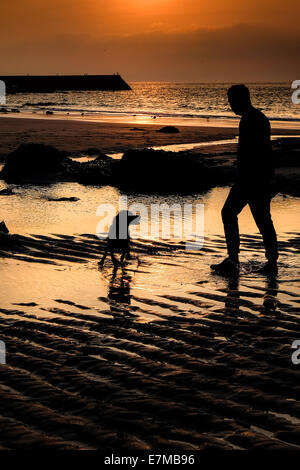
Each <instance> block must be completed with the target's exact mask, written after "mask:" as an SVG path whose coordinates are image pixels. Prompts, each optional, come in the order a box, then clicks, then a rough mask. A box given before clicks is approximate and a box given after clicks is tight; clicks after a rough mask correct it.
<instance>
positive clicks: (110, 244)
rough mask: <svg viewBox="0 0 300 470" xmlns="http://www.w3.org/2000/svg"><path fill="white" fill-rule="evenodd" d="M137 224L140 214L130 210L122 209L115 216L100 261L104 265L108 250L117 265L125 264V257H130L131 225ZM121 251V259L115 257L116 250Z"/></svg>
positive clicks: (100, 264)
mask: <svg viewBox="0 0 300 470" xmlns="http://www.w3.org/2000/svg"><path fill="white" fill-rule="evenodd" d="M133 221H135V222H134V225H137V224H138V223H139V221H140V216H139V215H134V214H132V213H131V212H129V211H126V210H123V211H120V212H119V213H118V214H117V215H116V216H115V218H114V220H113V222H112V224H111V226H110V229H109V232H108V237H107V239H106V247H105V251H104V254H103V256H102V258H101V260H100V261H99V266H100V267H102V266H103V264H104V261H105V259H106V256H107V254H108V252H109V253H110V256H111V259H112V262H113V263H114V265H115V266H118V265H119V264H120V263H121V264H123V262H124V259H125V258H130V233H129V225H130V224H131V223H132V222H133ZM116 251H117V252H121V257H120V261H118V260H117V258H116V257H115V252H116Z"/></svg>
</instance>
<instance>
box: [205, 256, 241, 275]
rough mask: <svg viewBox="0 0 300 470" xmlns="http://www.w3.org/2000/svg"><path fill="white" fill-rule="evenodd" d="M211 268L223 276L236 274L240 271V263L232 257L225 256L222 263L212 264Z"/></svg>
mask: <svg viewBox="0 0 300 470" xmlns="http://www.w3.org/2000/svg"><path fill="white" fill-rule="evenodd" d="M210 268H211V269H212V270H213V271H215V272H216V273H218V274H222V275H223V276H234V275H236V274H238V273H239V269H240V266H239V263H238V262H235V261H233V260H232V259H231V258H225V259H224V260H223V261H222V263H219V264H212V265H211V266H210Z"/></svg>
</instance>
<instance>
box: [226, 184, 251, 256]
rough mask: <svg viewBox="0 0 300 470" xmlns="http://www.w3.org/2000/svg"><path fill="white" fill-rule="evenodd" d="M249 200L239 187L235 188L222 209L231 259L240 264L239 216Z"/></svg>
mask: <svg viewBox="0 0 300 470" xmlns="http://www.w3.org/2000/svg"><path fill="white" fill-rule="evenodd" d="M247 202H248V201H247V199H246V197H245V195H243V194H242V192H241V191H240V189H239V188H238V187H237V186H235V185H234V186H233V187H232V188H231V190H230V193H229V195H228V197H227V199H226V201H225V204H224V206H223V209H222V220H223V224H224V232H225V238H226V244H227V252H228V256H229V258H231V259H232V260H234V261H235V262H238V257H239V247H240V234H239V225H238V215H239V213H240V212H241V211H242V210H243V208H244V207H245V206H246V205H247Z"/></svg>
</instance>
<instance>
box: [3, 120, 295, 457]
mask: <svg viewBox="0 0 300 470" xmlns="http://www.w3.org/2000/svg"><path fill="white" fill-rule="evenodd" d="M172 122H173V124H175V123H174V121H172ZM166 124H168V125H169V124H170V122H169V121H165V120H160V119H157V120H156V122H155V124H154V123H150V122H149V120H148V121H147V122H145V121H143V122H141V121H138V122H136V121H134V120H133V121H131V120H130V121H129V122H113V120H111V119H108V120H102V121H101V120H95V119H90V120H88V118H86V117H80V116H76V117H75V118H74V119H71V118H69V117H66V116H64V118H63V117H58V116H49V117H46V116H43V117H41V116H36V117H32V116H31V117H30V116H29V115H26V116H23V117H22V116H19V115H18V116H17V115H11V116H1V117H0V137H1V138H0V154H1V156H2V161H3V162H4V160H5V156H6V155H7V154H8V153H9V152H11V151H13V150H15V149H16V148H17V147H18V146H19V145H20V144H24V143H36V144H37V143H39V144H44V145H52V146H54V147H55V148H57V149H59V150H64V151H66V152H67V153H69V154H70V156H72V154H74V155H73V156H74V158H75V159H76V158H81V157H83V158H84V157H88V156H89V155H90V154H91V153H92V154H93V152H87V151H88V150H89V149H94V153H95V149H99V150H100V151H101V152H104V153H109V154H114V153H117V154H118V153H122V152H124V151H126V150H129V149H135V148H138V149H143V148H144V147H153V146H154V147H162V146H171V148H172V149H173V150H176V149H177V150H178V147H176V146H180V145H181V144H205V143H207V144H212V145H207V146H206V147H205V145H203V146H202V147H201V150H200V151H201V154H203V155H204V157H203V158H204V159H205V158H206V159H207V160H209V159H210V158H214V159H215V160H216V165H219V164H221V160H222V159H223V160H224V159H225V160H226V159H228V162H229V163H231V162H232V161H233V158H235V152H236V136H237V134H238V128H237V123H236V122H230V121H229V122H227V123H226V125H222V123H220V121H213V120H211V119H210V120H209V121H205V120H203V122H201V125H182V124H181V125H179V124H177V123H176V127H177V128H178V130H179V132H178V133H175V134H164V133H160V132H157V131H158V130H159V129H160V128H162V127H163V125H166ZM272 126H274V127H273V134H274V135H275V134H276V136H279V137H280V136H281V137H283V136H286V139H288V138H289V137H288V136H299V135H300V131H299V129H298V127H297V126H298V124H297V123H289V125H287V124H286V123H285V124H283V125H281V124H280V123H274V124H272ZM226 140H228V143H226V142H224V143H222V145H219V144H218V141H226ZM172 146H175V147H172ZM195 147H197V145H195ZM196 151H197V152H199V148H198V149H197V148H196V150H195V152H196ZM205 155H206V156H205ZM293 158H294V157H293ZM218 159H219V160H218ZM226 162H227V160H226ZM226 162H225V163H226ZM285 171H286V172H288V171H290V173H291V172H293V171H291V170H290V167H286V169H285ZM282 172H283V170H282ZM293 173H294V172H293ZM7 188H10V189H12V190H13V194H11V195H5V196H4V195H3V196H1V197H0V210H1V218H3V219H4V220H5V222H6V224H7V227H8V229H9V230H10V234H8V235H5V234H4V235H1V242H2V243H1V249H0V257H1V258H0V269H1V270H2V271H3V273H2V292H1V302H0V304H1V308H0V340H2V341H4V342H5V345H6V364H0V396H1V400H0V407H1V418H0V419H1V425H0V445H1V449H18V450H33V449H42V450H61V449H63V450H66V449H69V450H78V449H87V450H88V449H97V450H100V451H111V452H113V451H114V450H116V449H118V450H119V451H120V452H122V451H125V450H128V449H130V450H131V451H137V450H145V451H149V450H151V449H160V450H162V451H170V452H173V453H174V452H175V451H176V452H177V451H182V452H183V451H189V452H190V453H192V452H193V451H196V450H211V451H217V450H244V449H251V450H253V449H254V450H271V449H272V450H275V449H276V450H277V449H285V450H287V449H288V450H291V449H297V450H299V448H300V426H299V425H300V407H299V403H298V401H297V400H298V396H299V390H298V389H299V377H300V366H299V365H297V364H295V363H293V361H292V354H293V349H292V344H293V342H294V341H295V340H298V339H300V336H299V335H300V321H299V302H300V285H299V283H300V279H299V248H300V223H299V217H298V214H299V208H300V202H299V197H296V196H295V195H293V194H290V193H288V192H286V193H280V194H278V195H277V196H276V197H275V198H274V200H273V202H272V209H273V212H272V213H273V219H274V223H275V226H276V229H277V232H278V238H279V247H280V259H279V275H278V277H277V278H270V279H268V278H266V277H264V276H263V275H261V274H259V273H257V272H256V271H257V268H258V267H260V266H261V265H262V263H263V261H264V250H263V245H262V240H261V236H260V235H259V234H258V233H257V228H256V226H255V224H254V222H253V220H252V219H251V214H250V212H249V210H248V209H247V210H246V211H245V212H244V213H243V214H242V216H241V219H240V221H241V233H242V237H241V240H242V251H241V273H240V276H239V277H238V278H231V279H227V278H224V277H222V276H217V275H213V274H212V273H211V270H210V268H209V266H210V264H211V263H213V262H215V261H216V260H219V259H221V258H222V257H224V256H225V251H226V250H225V243H224V236H223V228H222V221H221V217H220V210H221V207H222V204H223V202H224V199H225V197H226V195H227V193H228V186H227V185H225V186H218V187H213V186H212V187H210V188H209V189H205V190H199V192H198V193H195V194H189V195H180V194H176V195H174V194H166V195H160V196H159V195H158V194H145V193H143V192H142V191H139V192H130V191H125V190H122V189H120V188H118V187H116V186H114V185H109V184H106V185H100V184H99V185H89V184H80V183H79V182H77V181H75V182H74V181H63V180H61V181H56V182H54V183H51V184H49V185H42V184H40V185H39V184H27V183H26V184H25V183H24V184H8V183H6V182H4V181H3V180H2V181H1V182H0V189H1V190H2V189H7ZM63 196H67V197H70V196H77V198H78V199H79V200H78V201H73V202H72V201H68V200H67V201H58V199H59V198H62V197H63ZM120 196H126V197H127V198H128V202H129V203H130V204H133V203H135V202H138V203H142V204H144V205H145V206H146V207H148V208H149V207H151V204H153V203H155V202H159V203H163V202H166V203H168V204H171V203H174V202H179V203H180V204H183V203H185V202H188V203H191V204H197V203H201V204H204V208H205V228H204V244H203V247H202V248H201V249H199V250H193V251H188V250H186V249H185V242H184V241H183V240H182V239H171V240H161V239H154V238H153V237H151V236H149V237H142V238H139V239H137V240H134V241H133V254H134V256H133V258H132V259H131V260H129V261H128V262H127V263H126V264H125V266H124V267H123V268H119V269H118V270H117V272H114V269H113V266H112V263H111V261H110V260H109V259H108V260H107V261H106V263H105V266H104V268H103V270H99V267H98V261H99V259H100V257H101V255H102V253H103V250H104V248H105V242H104V241H103V240H99V238H98V237H97V236H96V226H97V223H98V218H97V215H96V210H97V207H98V205H99V204H102V203H110V204H114V205H117V204H118V200H119V197H120ZM51 199H52V200H51ZM55 199H56V200H55Z"/></svg>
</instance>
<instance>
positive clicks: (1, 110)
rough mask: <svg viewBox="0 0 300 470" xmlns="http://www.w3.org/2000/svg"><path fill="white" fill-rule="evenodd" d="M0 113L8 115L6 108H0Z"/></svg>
mask: <svg viewBox="0 0 300 470" xmlns="http://www.w3.org/2000/svg"><path fill="white" fill-rule="evenodd" d="M0 113H4V114H7V113H8V111H7V109H6V108H0Z"/></svg>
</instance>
